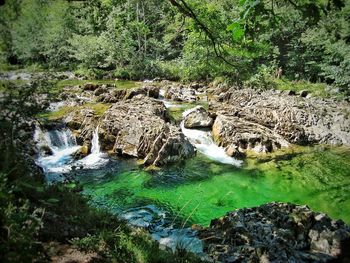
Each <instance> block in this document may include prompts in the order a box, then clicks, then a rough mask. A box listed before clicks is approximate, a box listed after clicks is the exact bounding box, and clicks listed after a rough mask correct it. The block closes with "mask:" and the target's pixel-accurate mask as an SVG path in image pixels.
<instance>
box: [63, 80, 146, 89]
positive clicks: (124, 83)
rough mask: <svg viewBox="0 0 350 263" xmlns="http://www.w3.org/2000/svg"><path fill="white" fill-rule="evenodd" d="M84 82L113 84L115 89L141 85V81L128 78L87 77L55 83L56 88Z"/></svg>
mask: <svg viewBox="0 0 350 263" xmlns="http://www.w3.org/2000/svg"><path fill="white" fill-rule="evenodd" d="M86 83H94V84H115V85H116V88H117V89H132V88H138V87H140V86H141V82H136V81H130V80H113V79H107V80H106V79H102V80H101V79H89V80H79V79H67V80H61V81H59V82H58V83H57V88H64V87H65V86H76V85H84V84H86Z"/></svg>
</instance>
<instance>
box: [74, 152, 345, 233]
mask: <svg viewBox="0 0 350 263" xmlns="http://www.w3.org/2000/svg"><path fill="white" fill-rule="evenodd" d="M116 162H117V165H116V167H114V168H113V169H110V170H108V169H106V170H100V171H96V172H94V173H92V174H82V175H80V176H79V178H80V181H81V183H82V185H83V188H84V194H86V195H88V196H89V197H90V200H91V203H92V204H94V205H97V206H100V207H104V208H107V209H109V210H111V211H120V210H125V209H128V208H133V207H138V206H140V205H148V204H154V205H156V206H158V207H161V208H162V209H165V210H167V211H169V212H170V214H171V215H172V216H173V217H174V219H175V218H176V219H179V220H180V224H182V225H189V224H200V225H203V226H206V225H208V224H209V223H210V220H211V219H213V218H216V217H220V216H222V215H224V214H225V213H226V212H228V211H231V210H234V209H237V208H242V207H252V206H257V205H260V204H264V203H267V202H271V201H283V202H293V203H297V204H306V205H308V206H310V207H311V208H312V209H313V210H315V211H320V212H324V213H327V214H328V215H329V216H331V217H332V218H335V219H343V220H344V221H345V222H346V223H348V224H350V149H349V148H326V147H322V146H318V147H306V148H297V149H294V150H288V151H286V152H281V153H279V154H274V155H266V156H265V157H259V158H249V159H247V160H246V161H245V163H244V165H243V166H242V167H240V168H236V167H234V166H231V165H224V164H221V163H217V162H214V161H211V160H209V159H208V158H206V157H205V156H203V155H200V154H198V155H197V157H195V158H192V159H189V160H187V161H186V162H183V163H181V164H176V165H172V166H169V167H166V168H162V169H160V170H153V171H146V170H144V169H142V168H140V167H138V166H137V165H136V163H134V162H132V161H120V160H119V161H118V160H117V161H116Z"/></svg>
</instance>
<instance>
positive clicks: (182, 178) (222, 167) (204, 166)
mask: <svg viewBox="0 0 350 263" xmlns="http://www.w3.org/2000/svg"><path fill="white" fill-rule="evenodd" d="M239 170H240V169H239V168H237V167H235V166H232V165H228V164H222V163H217V162H215V161H212V160H210V159H207V158H206V157H204V156H202V155H201V154H200V153H198V156H197V157H196V158H192V159H190V160H187V161H185V162H181V163H176V164H172V165H168V166H166V167H162V169H160V170H152V171H149V173H150V174H151V175H152V176H151V178H150V179H149V180H148V181H147V182H145V184H144V185H145V187H147V188H157V187H162V188H172V187H176V186H179V185H181V184H193V183H200V182H202V181H205V180H208V179H210V178H211V177H213V176H220V175H221V174H222V173H223V172H224V171H230V172H232V173H234V172H235V171H239Z"/></svg>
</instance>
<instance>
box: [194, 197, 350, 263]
mask: <svg viewBox="0 0 350 263" xmlns="http://www.w3.org/2000/svg"><path fill="white" fill-rule="evenodd" d="M199 235H200V237H201V238H202V239H203V241H204V244H205V252H207V253H208V255H209V257H211V258H212V259H213V260H214V261H215V262H334V261H335V260H336V259H338V260H339V262H349V261H348V260H349V259H350V253H349V250H348V248H349V247H350V228H349V226H347V225H345V224H344V222H342V221H340V220H338V221H335V220H332V219H330V218H329V217H328V216H326V215H325V214H321V213H315V212H313V211H311V210H310V209H309V208H308V207H307V206H298V205H294V204H289V203H269V204H265V205H262V206H259V207H254V208H244V209H239V210H236V211H233V212H229V213H227V214H226V215H225V216H224V217H222V218H218V219H214V220H212V221H211V223H210V226H209V227H208V228H205V229H203V230H200V232H199Z"/></svg>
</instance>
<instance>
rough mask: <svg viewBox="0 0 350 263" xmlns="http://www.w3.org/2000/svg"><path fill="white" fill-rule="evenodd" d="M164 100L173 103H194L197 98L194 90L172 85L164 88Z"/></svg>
mask: <svg viewBox="0 0 350 263" xmlns="http://www.w3.org/2000/svg"><path fill="white" fill-rule="evenodd" d="M164 98H165V99H169V100H174V101H183V102H195V101H197V100H198V99H199V98H198V97H197V96H196V90H195V89H193V88H190V87H188V86H187V87H186V86H183V85H181V84H177V85H176V84H173V85H170V86H168V87H165V93H164Z"/></svg>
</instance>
